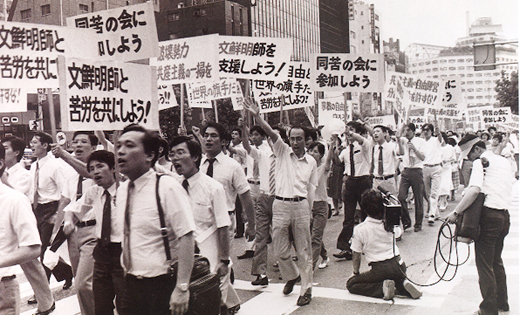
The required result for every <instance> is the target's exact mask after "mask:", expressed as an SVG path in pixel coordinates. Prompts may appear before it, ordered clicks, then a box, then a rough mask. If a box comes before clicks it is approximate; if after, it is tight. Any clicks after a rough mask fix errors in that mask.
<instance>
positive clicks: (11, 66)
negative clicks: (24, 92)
mask: <svg viewBox="0 0 520 315" xmlns="http://www.w3.org/2000/svg"><path fill="white" fill-rule="evenodd" d="M88 34H89V32H88V31H86V30H75V29H71V28H67V27H62V26H54V25H41V24H29V23H13V22H3V21H0V56H1V58H0V82H1V84H0V86H1V88H4V89H6V88H27V87H41V88H57V87H58V86H59V80H58V66H57V64H56V59H57V58H58V56H60V55H69V56H84V58H94V57H95V53H96V51H95V47H94V45H93V42H92V41H90V38H89V35H88ZM9 94H10V95H11V96H10V97H13V96H12V95H13V94H11V92H9ZM5 95H6V94H5V91H4V93H3V96H4V97H5Z"/></svg>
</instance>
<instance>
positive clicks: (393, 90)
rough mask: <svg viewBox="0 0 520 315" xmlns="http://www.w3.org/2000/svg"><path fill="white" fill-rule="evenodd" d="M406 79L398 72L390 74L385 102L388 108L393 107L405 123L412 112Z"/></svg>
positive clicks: (386, 85)
mask: <svg viewBox="0 0 520 315" xmlns="http://www.w3.org/2000/svg"><path fill="white" fill-rule="evenodd" d="M403 78H404V77H403V76H401V75H400V73H397V72H388V73H387V79H386V81H385V89H384V93H383V100H384V102H385V106H386V107H387V108H389V107H392V108H393V109H394V110H395V111H396V112H397V114H399V117H401V120H402V121H405V120H406V118H407V115H408V111H409V110H410V102H409V101H408V97H406V95H405V90H404V86H403V81H404V79H403Z"/></svg>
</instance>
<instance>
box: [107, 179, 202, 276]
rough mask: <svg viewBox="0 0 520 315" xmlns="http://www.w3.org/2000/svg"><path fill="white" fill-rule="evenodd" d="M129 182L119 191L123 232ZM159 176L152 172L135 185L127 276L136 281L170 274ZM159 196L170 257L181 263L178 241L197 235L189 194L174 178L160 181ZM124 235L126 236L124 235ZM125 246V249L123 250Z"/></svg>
mask: <svg viewBox="0 0 520 315" xmlns="http://www.w3.org/2000/svg"><path fill="white" fill-rule="evenodd" d="M129 182H130V181H129V180H127V181H125V182H124V183H121V185H120V186H119V188H118V190H117V200H116V212H117V216H118V219H117V221H118V226H120V227H123V228H124V219H125V207H126V200H127V194H128V183H129ZM156 182H157V177H156V172H155V171H153V170H152V169H150V170H149V171H148V172H146V173H145V174H143V175H141V176H140V177H139V178H137V179H136V180H135V181H134V185H135V188H134V191H133V195H132V198H131V203H130V244H128V246H129V247H130V253H131V256H130V259H131V261H132V266H131V268H130V269H128V267H127V266H124V267H125V268H126V271H127V273H129V274H131V275H134V276H136V277H139V276H142V277H157V276H160V275H164V274H166V273H167V272H168V267H169V262H168V261H167V260H166V252H165V248H164V243H163V239H162V236H161V223H160V220H159V211H158V209H157V201H156V195H155V183H156ZM159 196H160V201H161V205H162V208H163V211H164V216H165V218H164V219H165V221H166V229H167V233H168V239H169V241H170V250H171V257H172V260H173V261H176V260H177V259H178V239H179V238H180V237H182V236H184V235H186V234H188V233H190V232H193V231H195V222H194V220H193V212H192V208H191V202H190V199H189V197H188V194H187V193H186V190H184V188H183V187H182V186H181V184H180V183H179V182H178V181H177V180H176V179H174V178H173V177H171V176H168V175H164V176H162V177H161V179H160V184H159ZM121 233H123V232H122V231H121ZM125 247H126V246H125V245H124V246H123V248H125Z"/></svg>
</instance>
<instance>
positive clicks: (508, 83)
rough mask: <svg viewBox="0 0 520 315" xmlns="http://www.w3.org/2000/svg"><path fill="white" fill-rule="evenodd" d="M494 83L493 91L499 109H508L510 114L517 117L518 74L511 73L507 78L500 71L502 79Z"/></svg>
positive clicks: (504, 73) (515, 72) (503, 72)
mask: <svg viewBox="0 0 520 315" xmlns="http://www.w3.org/2000/svg"><path fill="white" fill-rule="evenodd" d="M496 83H497V85H496V87H495V91H496V92H497V100H498V102H499V103H500V107H510V108H511V112H512V113H513V114H517V115H518V72H517V71H513V72H512V73H511V75H510V76H509V77H508V76H507V74H506V72H505V71H503V70H502V77H501V78H500V80H497V81H496Z"/></svg>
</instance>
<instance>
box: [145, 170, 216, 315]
mask: <svg viewBox="0 0 520 315" xmlns="http://www.w3.org/2000/svg"><path fill="white" fill-rule="evenodd" d="M161 176H163V175H162V174H161V175H159V174H157V183H156V185H155V196H156V200H157V209H158V211H159V221H160V223H161V236H162V239H163V243H164V250H165V252H166V259H167V260H168V261H171V260H172V257H171V253H170V243H169V241H168V232H167V230H166V222H165V220H164V211H163V208H162V205H161V201H160V198H159V179H160V178H161ZM177 270H178V262H177V261H175V262H172V263H171V264H170V267H169V269H168V274H169V275H170V276H171V279H172V281H173V284H174V285H173V286H172V288H175V284H176V283H177ZM189 290H190V301H189V306H188V312H187V313H186V314H189V315H218V314H220V300H221V296H220V295H221V293H220V278H219V276H218V274H214V273H211V270H210V266H209V260H208V259H207V258H206V257H204V256H202V255H200V254H195V256H194V259H193V268H192V271H191V277H190V285H189ZM170 294H171V293H170Z"/></svg>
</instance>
